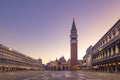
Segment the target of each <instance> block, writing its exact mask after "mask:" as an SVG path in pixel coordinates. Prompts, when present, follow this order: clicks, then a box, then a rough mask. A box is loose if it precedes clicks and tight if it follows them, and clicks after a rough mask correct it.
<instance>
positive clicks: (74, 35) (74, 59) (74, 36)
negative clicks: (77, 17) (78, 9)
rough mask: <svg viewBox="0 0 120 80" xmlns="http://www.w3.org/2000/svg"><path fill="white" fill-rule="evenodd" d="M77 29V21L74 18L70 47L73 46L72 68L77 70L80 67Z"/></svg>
mask: <svg viewBox="0 0 120 80" xmlns="http://www.w3.org/2000/svg"><path fill="white" fill-rule="evenodd" d="M77 36H78V35H77V29H76V25H75V21H74V19H73V23H72V28H71V34H70V47H71V64H70V65H71V69H72V70H76V69H78V62H77V42H78V40H77Z"/></svg>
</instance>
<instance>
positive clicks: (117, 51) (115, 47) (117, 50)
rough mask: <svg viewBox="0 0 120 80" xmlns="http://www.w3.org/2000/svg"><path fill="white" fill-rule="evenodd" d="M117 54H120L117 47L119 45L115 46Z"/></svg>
mask: <svg viewBox="0 0 120 80" xmlns="http://www.w3.org/2000/svg"><path fill="white" fill-rule="evenodd" d="M115 53H116V54H118V53H119V48H118V45H117V44H116V45H115Z"/></svg>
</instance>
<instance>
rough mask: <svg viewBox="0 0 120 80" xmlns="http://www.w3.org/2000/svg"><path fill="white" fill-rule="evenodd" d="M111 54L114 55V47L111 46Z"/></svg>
mask: <svg viewBox="0 0 120 80" xmlns="http://www.w3.org/2000/svg"><path fill="white" fill-rule="evenodd" d="M111 56H113V48H112V47H111Z"/></svg>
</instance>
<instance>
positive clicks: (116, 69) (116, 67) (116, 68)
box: [115, 63, 118, 72]
mask: <svg viewBox="0 0 120 80" xmlns="http://www.w3.org/2000/svg"><path fill="white" fill-rule="evenodd" d="M115 72H118V65H117V63H116V66H115Z"/></svg>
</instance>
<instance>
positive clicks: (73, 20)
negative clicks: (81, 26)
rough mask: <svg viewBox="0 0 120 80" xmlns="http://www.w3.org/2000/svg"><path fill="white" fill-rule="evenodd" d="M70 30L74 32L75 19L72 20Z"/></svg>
mask: <svg viewBox="0 0 120 80" xmlns="http://www.w3.org/2000/svg"><path fill="white" fill-rule="evenodd" d="M71 30H76V26H75V19H74V18H73V23H72V28H71Z"/></svg>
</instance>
